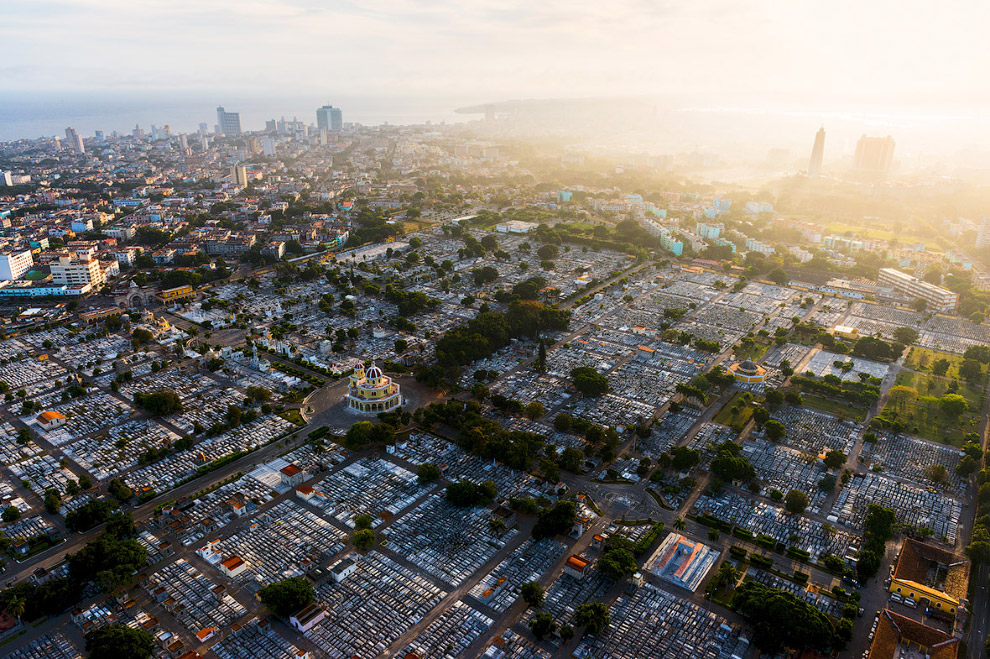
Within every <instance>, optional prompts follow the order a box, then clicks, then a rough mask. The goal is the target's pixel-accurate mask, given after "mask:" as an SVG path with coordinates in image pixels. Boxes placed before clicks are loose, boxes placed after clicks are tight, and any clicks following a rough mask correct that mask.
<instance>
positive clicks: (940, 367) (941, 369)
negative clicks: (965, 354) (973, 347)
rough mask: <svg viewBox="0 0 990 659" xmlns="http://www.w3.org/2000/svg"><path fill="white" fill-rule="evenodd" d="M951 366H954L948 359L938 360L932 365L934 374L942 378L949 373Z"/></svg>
mask: <svg viewBox="0 0 990 659" xmlns="http://www.w3.org/2000/svg"><path fill="white" fill-rule="evenodd" d="M951 365H952V364H951V363H950V362H949V360H948V359H936V360H935V362H934V363H932V373H934V374H935V375H938V376H940V377H941V376H944V375H945V374H946V373H948V372H949V366H951Z"/></svg>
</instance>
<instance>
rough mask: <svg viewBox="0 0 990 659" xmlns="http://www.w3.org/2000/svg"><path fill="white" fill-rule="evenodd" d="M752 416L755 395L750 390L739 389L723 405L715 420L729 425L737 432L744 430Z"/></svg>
mask: <svg viewBox="0 0 990 659" xmlns="http://www.w3.org/2000/svg"><path fill="white" fill-rule="evenodd" d="M752 416H753V395H752V394H750V393H749V392H748V391H739V392H736V393H735V394H733V396H732V398H730V399H729V400H728V402H726V403H725V405H723V406H722V409H720V410H719V411H718V413H717V414H716V415H715V418H714V419H713V420H714V421H715V423H721V424H722V425H725V426H729V427H730V428H732V429H733V430H735V431H736V432H742V429H743V428H744V427H745V426H746V424H747V423H749V420H750V418H751V417H752Z"/></svg>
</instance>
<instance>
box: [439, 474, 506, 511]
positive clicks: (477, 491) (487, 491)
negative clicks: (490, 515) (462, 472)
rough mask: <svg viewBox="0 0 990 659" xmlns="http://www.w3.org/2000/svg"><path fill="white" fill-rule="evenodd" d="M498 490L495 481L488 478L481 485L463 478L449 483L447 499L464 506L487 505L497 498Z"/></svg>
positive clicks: (456, 504)
mask: <svg viewBox="0 0 990 659" xmlns="http://www.w3.org/2000/svg"><path fill="white" fill-rule="evenodd" d="M497 494H498V491H497V489H496V487H495V483H494V482H493V481H491V480H487V481H485V482H484V483H482V484H481V485H477V484H475V483H472V482H471V481H469V480H461V481H458V482H456V483H450V484H449V485H447V501H449V502H450V503H452V504H454V505H455V506H460V507H462V508H467V507H472V506H487V505H488V504H490V503H491V502H492V501H494V500H495V497H496V496H497Z"/></svg>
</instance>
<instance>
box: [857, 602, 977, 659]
mask: <svg viewBox="0 0 990 659" xmlns="http://www.w3.org/2000/svg"><path fill="white" fill-rule="evenodd" d="M959 644H960V642H959V639H958V638H953V637H952V636H950V635H949V634H946V633H945V632H943V631H941V630H939V629H935V628H934V627H929V626H928V625H925V624H923V623H920V622H918V621H917V620H912V619H911V618H908V617H906V616H902V615H900V614H899V613H894V612H893V611H891V610H889V609H884V610H883V611H881V612H880V617H879V618H878V620H877V628H876V632H875V633H874V636H873V642H872V643H871V644H870V651H869V654H868V655H867V659H897V658H903V657H927V658H928V659H956V657H957V656H958V655H959Z"/></svg>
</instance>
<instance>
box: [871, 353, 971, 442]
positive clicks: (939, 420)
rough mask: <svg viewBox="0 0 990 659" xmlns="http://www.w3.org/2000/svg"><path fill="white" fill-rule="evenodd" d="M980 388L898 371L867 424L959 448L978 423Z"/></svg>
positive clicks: (964, 383) (932, 376)
mask: <svg viewBox="0 0 990 659" xmlns="http://www.w3.org/2000/svg"><path fill="white" fill-rule="evenodd" d="M982 403H983V389H982V388H981V387H979V386H977V385H973V384H968V383H966V382H964V381H960V380H950V379H948V378H940V377H936V376H934V375H925V374H923V373H914V372H911V371H902V372H901V373H899V374H898V376H897V380H896V381H895V383H894V386H893V387H891V389H890V391H889V392H888V398H887V404H886V405H884V408H883V411H882V412H881V413H880V414H879V415H878V417H877V418H876V419H874V420H873V421H872V422H871V423H872V424H873V425H874V426H875V427H889V428H891V429H892V430H895V431H900V432H907V433H910V434H912V435H917V436H919V437H924V438H925V439H930V440H933V441H937V442H944V443H946V444H953V445H955V446H962V444H963V437H964V436H965V435H966V433H968V432H973V431H974V430H975V429H976V425H977V423H978V421H979V415H980V409H981V407H982Z"/></svg>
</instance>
